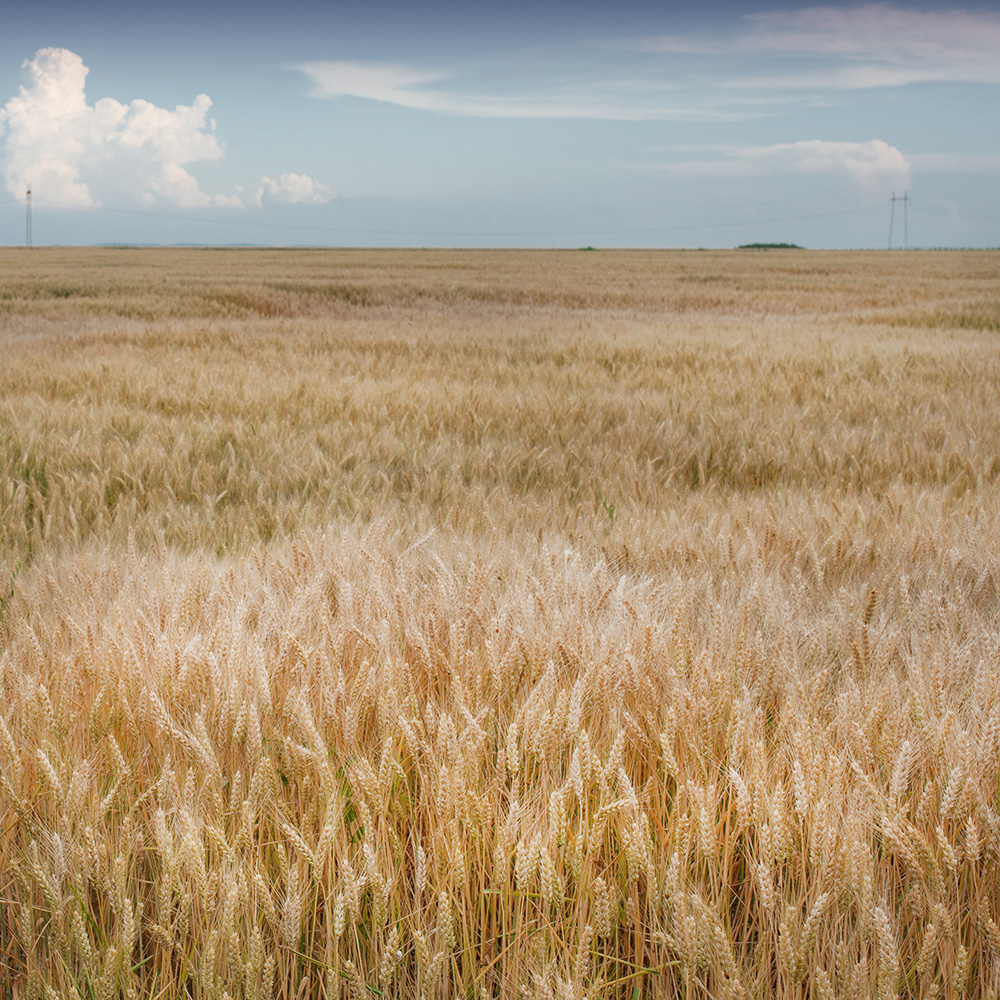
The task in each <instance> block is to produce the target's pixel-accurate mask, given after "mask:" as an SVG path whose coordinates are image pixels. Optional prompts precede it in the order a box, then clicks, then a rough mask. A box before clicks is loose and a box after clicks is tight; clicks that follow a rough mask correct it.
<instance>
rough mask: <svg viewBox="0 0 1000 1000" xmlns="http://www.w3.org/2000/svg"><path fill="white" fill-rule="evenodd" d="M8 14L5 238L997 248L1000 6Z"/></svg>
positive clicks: (415, 5) (592, 1) (1, 207)
mask: <svg viewBox="0 0 1000 1000" xmlns="http://www.w3.org/2000/svg"><path fill="white" fill-rule="evenodd" d="M2 20H3V24H2V27H0V244H15V245H16V244H22V243H24V242H25V240H26V215H27V212H26V198H25V194H26V189H27V187H28V186H29V185H30V187H31V192H32V193H31V222H32V240H33V242H34V243H35V244H102V243H163V244H174V243H194V244H267V245H324V246H417V247H419V246H469V247H479V246H500V247H506V246H523V247H546V246H552V247H577V246H597V247H603V246H608V247H730V246H738V245H740V244H744V243H753V242H787V243H796V244H800V245H803V246H807V247H815V248H827V247H829V248H880V247H887V246H890V245H891V246H893V247H899V248H902V247H903V246H904V245H905V246H910V247H916V246H925V247H931V246H934V247H937V246H954V247H1000V5H998V4H996V3H991V4H975V3H969V4H964V5H956V4H949V3H940V2H938V3H935V2H929V3H925V4H913V3H840V2H833V3H827V4H823V5H810V4H802V3H789V2H787V0H758V2H752V0H704V2H701V3H697V4H690V3H668V2H664V0H660V2H628V0H619V2H618V3H608V2H596V0H574V2H554V3H546V2H544V0H536V2H535V3H521V2H519V0H510V2H505V3H503V4H497V3H476V2H474V0H462V2H452V0H367V2H365V3H350V4H347V3H338V2H324V3H320V2H298V0H286V2H284V3H282V4H280V5H279V4H277V3H273V2H267V3H264V2H260V0H165V2H158V0H134V2H132V3H127V4H126V3H101V2H99V0H98V2H95V3H89V4H80V3H79V2H78V0H72V2H69V0H63V2H48V0H36V2H35V3H34V4H31V5H23V9H19V10H11V9H7V10H6V11H5V12H4V15H3V19H2ZM904 196H905V197H906V200H905V201H903V200H902V199H903V198H904ZM894 197H895V199H896V200H895V201H893V198H894Z"/></svg>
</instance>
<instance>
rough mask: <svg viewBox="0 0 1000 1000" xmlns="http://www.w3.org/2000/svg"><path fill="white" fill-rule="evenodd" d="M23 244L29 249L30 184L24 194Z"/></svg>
mask: <svg viewBox="0 0 1000 1000" xmlns="http://www.w3.org/2000/svg"><path fill="white" fill-rule="evenodd" d="M24 245H25V246H26V247H27V248H28V249H29V250H30V249H31V185H30V184H29V185H28V190H27V191H26V192H25V194H24Z"/></svg>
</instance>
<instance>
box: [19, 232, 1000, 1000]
mask: <svg viewBox="0 0 1000 1000" xmlns="http://www.w3.org/2000/svg"><path fill="white" fill-rule="evenodd" d="M998 345H1000V256H998V254H997V253H990V252H982V253H978V252H975V253H974V252H968V253H966V252H962V253H959V252H942V253H932V252H894V253H826V252H812V251H808V252H807V251H768V252H749V251H740V252H735V251H734V252H721V251H711V252H693V251H692V252H681V251H676V252H653V251H641V252H638V251H635V252H628V251H615V252H612V251H596V252H579V251H573V252H570V251H562V252H546V251H530V252H529V251H523V252H522V251H475V252H467V251H405V252H404V251H388V250H385V251H329V250H323V251H320V250H316V251H312V250H296V251H292V250H289V251H264V250H250V249H247V250H181V249H177V250H152V249H150V250H117V249H105V250H96V249H93V250H82V249H80V250H73V249H43V250H35V251H32V252H30V253H29V252H26V251H17V250H11V249H7V250H0V602H2V603H0V998H3V1000H57V998H66V1000H69V998H85V1000H112V998H127V1000H133V998H139V997H141V998H144V1000H145V998H150V1000H180V998H190V1000H202V998H206V1000H207V998H213V1000H214V998H218V1000H308V998H318V1000H332V998H334V997H345V998H349V1000H362V998H372V997H400V998H411V997H412V998H421V1000H423V998H428V1000H429V998H445V997H449V998H450V997H462V998H469V1000H473V998H475V1000H486V998H506V997H518V998H520V997H525V998H537V1000H549V998H553V1000H556V998H558V1000H569V998H582V997H588V998H594V1000H596V998H600V997H622V998H628V1000H638V998H645V997H651V998H652V997H657V998H659V997H664V998H667V997H669V998H706V1000H708V998H713V1000H714V998H761V1000H764V998H772V997H781V998H789V1000H827V998H841V997H843V998H878V1000H884V998H890V997H906V998H911V997H912V998H917V997H920V998H924V997H927V998H930V997H941V998H958V997H977V998H979V997H982V998H996V997H998V996H1000V880H998V875H1000V628H998V626H1000V482H998V480H1000V405H998V400H1000V352H998V350H997V348H998Z"/></svg>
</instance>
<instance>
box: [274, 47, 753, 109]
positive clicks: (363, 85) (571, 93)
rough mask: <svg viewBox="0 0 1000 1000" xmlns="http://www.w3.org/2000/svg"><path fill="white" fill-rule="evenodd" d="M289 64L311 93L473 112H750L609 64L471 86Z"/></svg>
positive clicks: (383, 68) (385, 67)
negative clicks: (694, 97)
mask: <svg viewBox="0 0 1000 1000" xmlns="http://www.w3.org/2000/svg"><path fill="white" fill-rule="evenodd" d="M293 68H294V69H296V70H298V71H300V72H302V73H304V74H305V76H306V77H307V78H308V79H309V81H310V84H311V89H310V93H311V95H312V96H313V97H320V98H327V99H336V98H342V97H360V98H365V99H367V100H371V101H380V102H384V103H388V104H395V105H397V106H399V107H404V108H412V109H414V110H419V111H429V112H436V113H439V114H448V115H460V116H466V117H474V118H520V119H550V118H590V119H601V120H606V121H655V120H672V121H689V120H690V121H733V120H737V119H743V118H748V117H754V116H755V115H756V112H752V111H748V110H746V109H726V108H722V107H719V106H715V105H713V104H712V102H711V101H705V100H692V99H688V98H685V97H683V96H682V95H680V93H679V92H678V93H672V91H675V90H676V89H677V88H676V86H675V84H673V83H671V82H670V81H669V80H664V79H660V78H657V77H656V76H647V77H644V78H643V77H639V76H636V75H633V74H628V73H622V74H619V73H616V72H614V71H613V70H610V69H609V70H607V71H605V72H604V73H602V74H599V78H597V79H595V74H594V73H591V74H590V75H589V76H584V75H582V74H578V75H574V74H572V73H567V72H563V73H560V74H559V79H558V80H555V79H554V78H553V77H551V76H549V77H546V76H545V75H544V74H542V75H541V76H538V75H536V78H535V79H534V80H532V81H528V82H527V83H526V82H525V81H524V80H523V79H522V80H518V81H517V82H516V83H515V82H513V81H511V80H501V81H500V82H498V83H494V85H493V88H494V89H493V90H484V89H482V88H480V89H478V90H477V89H476V88H475V87H474V86H470V83H469V81H468V80H467V79H466V78H465V77H464V76H463V74H462V73H461V72H460V71H458V70H454V71H453V70H443V69H425V68H420V67H413V66H407V65H400V64H395V63H392V64H390V63H362V62H348V61H340V60H333V61H326V62H306V63H299V64H297V65H295V66H294V67H293ZM511 75H512V76H513V75H514V74H513V73H512V74H511ZM525 89H527V90H528V93H524V91H525Z"/></svg>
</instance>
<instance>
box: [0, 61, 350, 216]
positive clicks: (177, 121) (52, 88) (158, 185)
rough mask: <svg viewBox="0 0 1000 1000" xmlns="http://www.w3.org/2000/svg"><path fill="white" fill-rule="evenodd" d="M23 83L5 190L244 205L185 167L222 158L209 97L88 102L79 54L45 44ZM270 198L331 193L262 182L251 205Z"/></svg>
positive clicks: (6, 149)
mask: <svg viewBox="0 0 1000 1000" xmlns="http://www.w3.org/2000/svg"><path fill="white" fill-rule="evenodd" d="M22 68H23V70H24V82H23V83H22V85H21V86H20V87H19V88H18V92H17V94H15V95H14V96H13V97H11V98H10V99H9V100H8V101H7V103H6V104H5V105H4V106H3V107H2V108H0V137H2V145H0V156H2V162H3V168H2V169H3V176H4V181H5V186H6V188H7V190H8V191H9V192H11V193H12V194H14V195H18V196H20V195H22V194H23V193H24V190H25V188H26V186H27V185H29V184H30V185H31V187H32V189H33V193H35V194H36V195H37V196H38V197H39V198H42V199H44V200H45V201H46V202H48V203H50V204H55V205H59V206H64V207H70V208H91V207H95V206H99V205H101V204H104V203H106V201H107V199H108V197H109V196H113V199H114V200H115V201H120V200H121V199H122V198H123V197H124V198H125V199H126V200H130V201H134V202H138V203H139V204H142V205H146V206H156V205H159V204H166V205H170V206H173V207H176V208H181V209H192V208H194V209H197V208H201V209H204V208H211V207H216V208H244V207H247V201H246V200H245V199H244V197H243V195H242V192H241V191H240V190H237V191H236V192H235V193H233V194H215V195H211V194H208V193H207V192H205V191H202V190H201V188H200V187H199V184H198V181H197V179H196V178H195V177H194V176H193V175H192V173H191V172H190V171H189V169H188V168H189V166H190V165H191V164H194V163H199V162H208V161H212V160H218V159H221V158H222V156H223V155H224V149H223V146H222V144H221V143H220V142H219V140H218V139H217V137H216V135H215V121H214V120H213V119H211V118H209V111H210V110H211V107H212V101H211V99H210V98H209V97H208V96H207V95H206V94H199V95H198V96H197V97H195V99H194V101H193V102H192V103H191V104H190V105H178V106H177V107H176V108H174V109H173V110H172V111H171V110H169V109H167V108H160V107H157V106H156V105H155V104H152V103H151V102H149V101H146V100H143V99H141V98H137V99H135V100H133V101H131V102H130V103H129V104H122V103H121V102H120V101H117V100H115V99H114V98H112V97H104V98H101V99H100V100H98V101H96V102H95V103H94V104H92V105H91V104H89V103H88V102H87V95H86V79H87V74H88V72H89V70H88V68H87V66H86V65H84V62H83V59H82V58H81V57H80V56H79V55H77V54H76V53H75V52H71V51H69V50H68V49H62V48H43V49H39V50H38V51H37V52H36V53H35V55H34V58H32V59H27V60H25V62H24V63H23V66H22ZM265 196H266V197H269V198H271V199H273V200H276V201H279V202H281V203H283V204H295V203H298V202H307V203H316V202H320V201H327V200H329V199H330V198H331V197H332V193H331V192H330V189H329V188H328V187H326V186H325V185H323V184H320V183H318V182H316V181H314V180H313V179H312V178H310V177H308V176H306V175H304V174H290V173H289V174H282V175H281V177H280V178H279V180H278V181H273V180H271V179H270V178H267V177H265V178H263V179H262V180H261V181H260V183H259V184H258V185H257V189H256V194H255V196H254V197H252V198H251V199H250V204H253V205H256V206H258V207H259V206H261V205H262V204H263V201H264V199H265Z"/></svg>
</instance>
